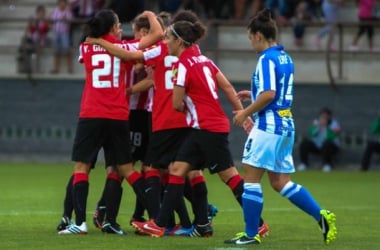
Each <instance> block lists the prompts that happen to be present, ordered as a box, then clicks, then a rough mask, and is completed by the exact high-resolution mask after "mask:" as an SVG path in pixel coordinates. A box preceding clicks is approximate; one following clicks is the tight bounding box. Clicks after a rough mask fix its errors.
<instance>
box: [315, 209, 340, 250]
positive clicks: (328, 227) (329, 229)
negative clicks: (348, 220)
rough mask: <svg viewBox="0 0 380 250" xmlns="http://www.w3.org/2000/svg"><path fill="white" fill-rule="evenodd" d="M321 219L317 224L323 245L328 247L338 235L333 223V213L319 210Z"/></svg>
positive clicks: (334, 219)
mask: <svg viewBox="0 0 380 250" xmlns="http://www.w3.org/2000/svg"><path fill="white" fill-rule="evenodd" d="M320 213H321V219H320V221H319V222H318V224H319V226H320V227H321V231H322V234H323V239H324V241H325V243H326V244H327V245H328V244H330V243H331V242H333V241H334V240H335V239H336V236H337V234H338V230H337V229H336V225H335V221H336V216H335V214H334V213H331V212H330V211H328V210H325V209H323V210H321V212H320Z"/></svg>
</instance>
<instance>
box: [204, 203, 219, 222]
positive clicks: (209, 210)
mask: <svg viewBox="0 0 380 250" xmlns="http://www.w3.org/2000/svg"><path fill="white" fill-rule="evenodd" d="M217 213H218V208H217V207H216V206H215V205H212V204H208V206H207V214H208V221H209V222H212V219H214V217H215V216H216V214H217Z"/></svg>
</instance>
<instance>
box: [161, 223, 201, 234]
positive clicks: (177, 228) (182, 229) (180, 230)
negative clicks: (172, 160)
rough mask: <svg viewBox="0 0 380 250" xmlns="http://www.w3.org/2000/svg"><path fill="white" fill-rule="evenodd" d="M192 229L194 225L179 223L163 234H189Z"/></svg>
mask: <svg viewBox="0 0 380 250" xmlns="http://www.w3.org/2000/svg"><path fill="white" fill-rule="evenodd" d="M193 230H194V227H193V226H191V227H188V228H186V227H182V226H181V225H177V226H175V227H174V228H173V229H172V230H170V231H169V232H167V233H166V232H165V235H170V236H190V234H191V232H192V231H193Z"/></svg>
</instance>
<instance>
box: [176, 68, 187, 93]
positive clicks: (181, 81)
mask: <svg viewBox="0 0 380 250" xmlns="http://www.w3.org/2000/svg"><path fill="white" fill-rule="evenodd" d="M173 75H174V80H173V82H174V85H175V86H180V87H185V85H186V82H187V69H186V67H185V65H184V64H183V63H181V62H179V63H176V64H175V66H174V67H173Z"/></svg>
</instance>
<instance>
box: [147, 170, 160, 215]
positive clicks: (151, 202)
mask: <svg viewBox="0 0 380 250" xmlns="http://www.w3.org/2000/svg"><path fill="white" fill-rule="evenodd" d="M145 197H146V199H147V200H148V202H147V205H148V207H147V210H148V214H149V218H150V219H154V218H156V217H157V216H158V213H159V211H160V205H161V197H162V196H161V178H160V173H159V172H158V170H149V171H147V172H145Z"/></svg>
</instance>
